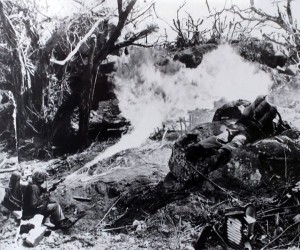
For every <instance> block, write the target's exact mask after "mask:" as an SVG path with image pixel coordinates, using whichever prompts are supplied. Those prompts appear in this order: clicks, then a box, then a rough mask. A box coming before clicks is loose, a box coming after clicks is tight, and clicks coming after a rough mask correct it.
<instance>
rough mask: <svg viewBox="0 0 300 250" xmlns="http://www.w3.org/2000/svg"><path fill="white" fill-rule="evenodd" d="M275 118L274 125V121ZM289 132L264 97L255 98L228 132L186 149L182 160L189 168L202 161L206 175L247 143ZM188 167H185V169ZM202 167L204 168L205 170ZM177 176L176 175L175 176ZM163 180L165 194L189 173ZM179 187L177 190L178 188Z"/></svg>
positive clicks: (169, 176)
mask: <svg viewBox="0 0 300 250" xmlns="http://www.w3.org/2000/svg"><path fill="white" fill-rule="evenodd" d="M276 116H278V122H277V123H275V122H274V119H275V118H276ZM288 128H290V127H289V125H286V124H284V123H283V121H282V119H281V116H280V114H279V113H278V111H277V109H276V107H275V106H273V105H271V104H270V103H269V102H268V101H267V100H266V96H258V97H257V98H256V99H255V101H254V102H253V103H251V105H249V106H248V107H247V108H246V109H245V110H244V112H243V114H242V118H241V119H239V120H238V121H237V122H236V123H235V124H234V125H233V126H232V127H231V128H230V129H227V131H225V132H223V133H221V134H220V135H218V136H211V137H209V138H207V139H204V140H202V141H200V142H199V143H195V144H192V145H189V146H187V148H186V151H185V152H186V155H185V157H186V159H187V160H188V161H189V162H190V163H191V164H192V165H195V164H196V165H197V162H199V160H200V161H203V162H206V164H203V168H202V169H201V170H200V169H199V170H200V171H201V172H202V174H207V173H209V172H210V171H213V170H215V169H217V168H219V167H221V166H224V165H225V164H226V163H227V162H228V161H229V160H230V157H231V153H232V152H233V151H234V150H235V149H237V148H238V147H241V146H243V145H245V144H247V143H251V142H254V141H256V140H259V139H263V138H267V137H270V136H274V135H276V134H280V133H281V132H283V131H284V130H286V129H288ZM186 166H187V167H188V165H186ZM205 166H206V167H205ZM177 172H178V173H177ZM177 172H176V173H175V172H174V171H172V169H171V172H170V173H169V174H168V175H167V176H166V178H165V181H164V187H165V188H166V189H167V190H169V189H170V187H172V186H173V185H174V182H176V181H177V182H180V183H181V185H182V184H183V182H186V181H188V180H189V179H190V178H192V177H190V176H188V175H189V171H185V170H182V171H181V170H180V169H177ZM181 185H180V186H181Z"/></svg>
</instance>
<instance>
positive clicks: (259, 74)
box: [86, 45, 272, 167]
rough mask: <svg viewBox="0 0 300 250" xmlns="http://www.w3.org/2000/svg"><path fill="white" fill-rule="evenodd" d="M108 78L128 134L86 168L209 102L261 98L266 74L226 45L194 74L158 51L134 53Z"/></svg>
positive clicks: (268, 80) (209, 105)
mask: <svg viewBox="0 0 300 250" xmlns="http://www.w3.org/2000/svg"><path fill="white" fill-rule="evenodd" d="M116 68H117V71H116V74H115V75H114V83H115V86H116V89H115V93H116V95H117V98H118V100H119V108H120V110H121V112H122V115H123V116H124V117H125V118H126V119H128V120H129V121H130V122H131V124H132V127H133V131H132V132H131V133H130V134H127V135H125V136H123V137H122V138H121V140H120V141H119V143H117V144H115V145H114V146H112V147H110V148H108V149H107V150H106V151H105V152H103V153H101V154H100V155H99V156H98V157H96V158H95V159H94V160H93V161H92V162H89V163H88V164H87V165H86V167H89V166H92V165H94V164H96V163H97V162H99V161H100V160H102V159H104V158H106V157H109V156H112V155H113V154H115V153H117V152H119V151H121V150H125V149H127V148H134V147H139V146H140V145H141V144H142V143H143V142H144V141H145V140H146V139H147V138H148V137H149V135H150V134H151V133H152V132H153V131H154V129H155V128H156V127H161V125H162V123H163V122H165V121H166V120H175V119H178V118H179V117H182V116H183V117H184V116H186V115H187V111H189V110H193V109H195V108H205V109H211V108H213V103H214V101H217V100H219V99H221V98H226V100H228V101H231V100H237V99H246V100H249V101H253V100H254V99H255V97H256V96H257V95H261V94H267V93H268V90H269V87H270V86H271V84H272V81H271V78H270V76H269V74H267V73H265V72H264V71H262V70H260V69H259V67H258V65H257V64H254V63H251V62H246V61H245V60H243V58H241V57H240V56H239V55H238V54H237V53H236V52H235V51H234V49H233V48H232V47H230V46H229V45H221V46H219V47H218V49H216V50H214V51H212V52H210V53H208V54H206V55H205V56H204V58H203V61H202V63H201V64H200V65H199V66H198V67H197V68H195V69H188V68H185V67H183V65H182V64H180V63H178V62H174V61H172V60H170V61H169V62H167V61H166V57H164V55H163V53H162V52H161V51H157V50H154V49H147V50H146V49H135V50H132V51H131V53H130V56H129V57H123V58H121V59H119V61H118V63H117V67H116Z"/></svg>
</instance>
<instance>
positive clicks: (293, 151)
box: [169, 102, 300, 190]
mask: <svg viewBox="0 0 300 250" xmlns="http://www.w3.org/2000/svg"><path fill="white" fill-rule="evenodd" d="M237 103H238V102H237ZM229 106H230V105H229ZM225 110H226V109H225ZM216 114H217V113H216ZM220 114H221V113H220ZM232 114H233V115H234V116H235V115H236V113H235V112H233V113H232ZM215 116H216V115H215ZM221 116H222V115H220V116H219V117H221ZM230 118H232V117H230ZM233 118H238V117H233ZM218 120H219V119H218ZM235 121H236V119H230V120H222V119H220V121H213V122H211V123H206V124H202V125H199V126H197V127H196V128H195V129H193V130H192V131H191V132H189V133H188V134H186V135H184V136H182V137H181V138H179V139H178V140H177V141H176V143H175V144H174V146H173V149H172V155H171V157H170V160H169V168H170V172H171V173H172V174H173V175H174V176H175V177H176V178H177V180H178V182H179V183H182V184H183V185H184V184H185V183H188V182H189V181H193V180H199V179H201V178H202V177H201V174H200V173H203V172H204V169H209V167H210V166H209V162H210V161H209V159H206V160H198V161H197V162H193V163H192V162H190V161H188V160H187V158H186V153H187V152H186V151H187V148H188V147H189V146H190V145H193V144H195V143H198V142H200V141H201V140H203V139H206V138H208V137H209V136H212V135H218V134H220V133H221V132H223V131H225V130H226V129H230V128H233V127H234V126H235V125H234V123H235ZM299 135H300V132H299V131H298V130H296V129H290V130H286V131H285V132H283V133H282V134H281V135H278V136H274V137H270V138H265V139H262V140H259V141H256V142H253V143H249V144H247V145H245V146H243V147H240V148H238V149H236V150H235V151H234V152H232V154H231V158H230V161H229V162H228V163H227V164H226V165H225V166H222V167H221V168H219V169H217V170H215V171H212V172H210V173H209V174H208V177H209V178H210V179H211V180H213V181H215V182H216V183H218V184H219V185H222V186H223V187H227V188H229V189H236V187H238V188H244V189H250V190H253V188H258V187H262V186H264V185H268V184H270V183H271V182H272V181H274V178H275V179H276V181H279V182H281V181H282V183H285V181H287V180H289V181H293V180H294V181H297V180H296V179H295V178H296V177H297V176H299V173H300V168H299V166H300V145H299V138H300V137H299Z"/></svg>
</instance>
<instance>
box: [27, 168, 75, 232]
mask: <svg viewBox="0 0 300 250" xmlns="http://www.w3.org/2000/svg"><path fill="white" fill-rule="evenodd" d="M47 177H48V174H47V172H46V171H44V170H42V169H37V170H35V171H34V172H33V174H32V183H30V184H29V185H28V186H27V188H26V189H25V192H24V197H23V201H24V204H23V219H30V218H32V217H33V216H34V215H36V214H42V215H44V222H43V223H44V224H45V225H46V226H50V227H51V226H55V227H56V228H60V229H68V228H70V227H71V226H72V225H73V224H74V223H75V221H71V220H69V219H67V218H66V217H65V216H64V213H63V211H62V208H61V206H60V205H59V204H58V203H56V202H55V201H53V200H52V199H51V198H50V193H49V192H48V191H47ZM48 218H50V220H51V222H52V223H53V224H54V225H53V224H52V225H51V223H50V222H49V221H48Z"/></svg>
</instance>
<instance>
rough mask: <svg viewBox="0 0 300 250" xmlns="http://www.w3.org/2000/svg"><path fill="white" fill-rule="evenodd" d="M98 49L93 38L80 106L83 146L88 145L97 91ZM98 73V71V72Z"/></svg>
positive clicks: (80, 128)
mask: <svg viewBox="0 0 300 250" xmlns="http://www.w3.org/2000/svg"><path fill="white" fill-rule="evenodd" d="M95 47H96V37H94V38H92V41H91V48H90V51H89V57H88V63H87V66H86V69H85V72H84V73H83V76H82V85H83V88H82V94H81V100H80V104H79V131H78V136H79V141H80V142H81V145H82V146H85V145H87V143H88V129H89V118H90V113H91V107H92V101H93V96H94V90H95V83H96V79H94V78H93V66H94V64H93V59H94V53H95ZM97 71H98V70H97ZM97 71H96V73H95V78H97Z"/></svg>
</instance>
